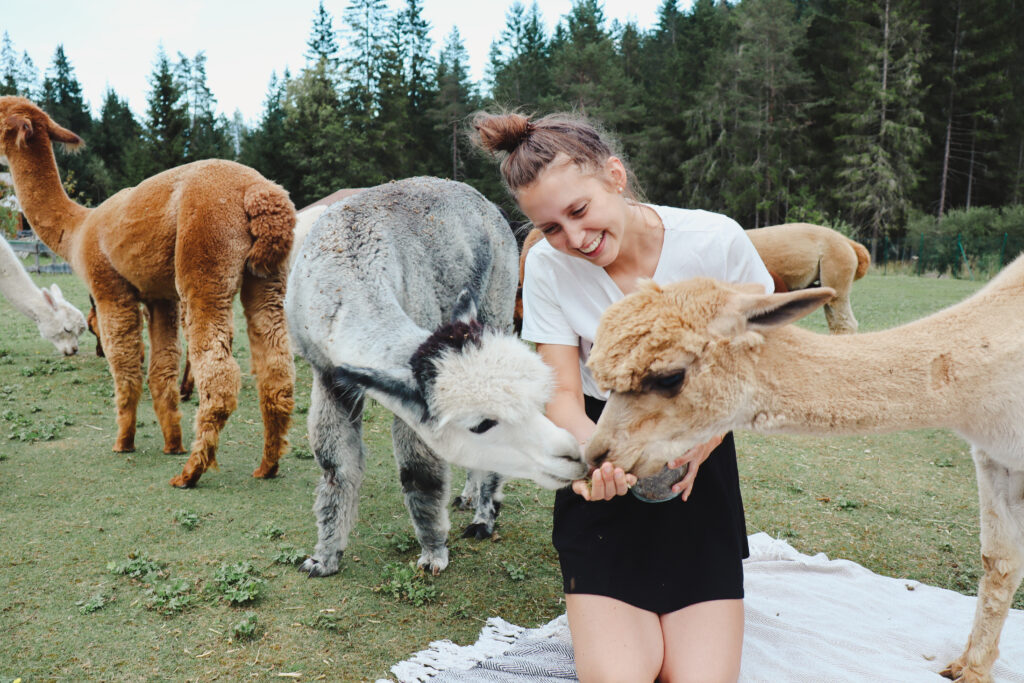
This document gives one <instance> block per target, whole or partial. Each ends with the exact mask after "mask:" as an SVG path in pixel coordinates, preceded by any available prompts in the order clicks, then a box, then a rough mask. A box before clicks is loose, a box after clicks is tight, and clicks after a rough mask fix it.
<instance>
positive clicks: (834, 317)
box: [820, 244, 857, 334]
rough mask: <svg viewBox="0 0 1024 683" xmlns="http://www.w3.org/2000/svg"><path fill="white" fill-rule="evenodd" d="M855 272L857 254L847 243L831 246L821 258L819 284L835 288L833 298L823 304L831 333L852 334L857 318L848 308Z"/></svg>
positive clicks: (855, 329)
mask: <svg viewBox="0 0 1024 683" xmlns="http://www.w3.org/2000/svg"><path fill="white" fill-rule="evenodd" d="M856 273H857V254H856V252H854V251H853V248H852V247H850V246H849V245H847V244H842V245H838V246H835V245H834V246H833V248H832V249H830V250H829V251H827V252H826V253H825V255H824V256H823V257H822V258H821V263H820V276H821V286H822V287H831V288H832V289H834V290H836V295H835V298H833V299H832V301H830V302H829V303H828V304H826V305H825V321H826V322H827V323H828V329H829V331H830V332H831V333H832V334H853V333H855V332H856V331H857V319H856V318H854V317H853V309H852V308H850V290H851V289H852V288H853V276H854V275H855V274H856Z"/></svg>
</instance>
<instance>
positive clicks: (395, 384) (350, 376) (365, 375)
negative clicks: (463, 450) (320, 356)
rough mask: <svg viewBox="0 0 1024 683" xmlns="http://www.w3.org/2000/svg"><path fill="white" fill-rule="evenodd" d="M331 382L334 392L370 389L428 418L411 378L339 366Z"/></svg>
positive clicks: (368, 369)
mask: <svg viewBox="0 0 1024 683" xmlns="http://www.w3.org/2000/svg"><path fill="white" fill-rule="evenodd" d="M331 380H332V382H333V385H334V390H335V391H343V392H344V391H352V390H353V389H356V390H358V391H366V390H367V389H372V390H374V391H379V392H380V393H382V394H387V395H388V396H391V397H393V398H395V399H397V400H398V401H400V402H401V403H404V404H405V405H406V406H408V407H409V408H411V409H413V410H419V411H420V412H421V413H422V415H423V418H422V419H423V420H424V421H425V420H426V419H427V418H428V417H429V411H428V410H427V402H426V401H425V400H424V398H423V394H421V393H420V390H419V387H417V386H416V384H415V383H414V382H413V381H412V378H411V377H410V378H405V377H403V376H401V375H399V374H398V373H397V372H385V371H382V370H376V369H374V368H358V367H356V366H354V365H346V364H345V363H342V364H341V365H339V366H337V367H336V368H334V370H333V372H332V373H331Z"/></svg>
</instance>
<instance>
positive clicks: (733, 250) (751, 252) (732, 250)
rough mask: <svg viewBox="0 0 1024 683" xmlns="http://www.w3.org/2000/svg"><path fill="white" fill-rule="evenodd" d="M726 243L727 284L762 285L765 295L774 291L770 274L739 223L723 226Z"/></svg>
mask: <svg viewBox="0 0 1024 683" xmlns="http://www.w3.org/2000/svg"><path fill="white" fill-rule="evenodd" d="M724 230H725V234H726V239H727V240H728V242H727V252H726V271H727V272H726V279H727V280H728V281H729V282H755V283H757V284H759V285H764V291H765V293H766V294H771V293H773V292H774V291H775V282H774V281H773V280H772V276H771V273H769V272H768V269H767V268H766V267H765V265H764V261H762V260H761V255H760V254H758V253H757V249H755V248H754V243H753V242H751V241H750V238H749V237H747V233H746V232H744V231H743V228H741V227H740V225H739V223H737V222H736V221H734V220H732V219H731V218H730V219H728V220H727V223H726V225H725V228H724Z"/></svg>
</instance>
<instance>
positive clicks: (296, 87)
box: [278, 60, 372, 207]
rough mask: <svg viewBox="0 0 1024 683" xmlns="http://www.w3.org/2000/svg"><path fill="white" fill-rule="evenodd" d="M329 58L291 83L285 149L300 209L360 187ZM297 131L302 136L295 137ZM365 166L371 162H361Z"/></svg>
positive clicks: (288, 185)
mask: <svg viewBox="0 0 1024 683" xmlns="http://www.w3.org/2000/svg"><path fill="white" fill-rule="evenodd" d="M330 68H331V67H330V64H329V63H328V62H327V60H320V61H319V62H318V63H316V64H315V65H312V66H307V67H306V68H305V69H303V70H302V73H301V74H300V75H299V76H298V77H296V78H293V79H291V80H290V81H289V82H288V100H287V103H286V105H285V121H284V128H285V131H286V135H285V136H284V140H283V144H282V146H281V148H282V151H283V153H284V163H285V165H286V166H287V167H288V173H289V176H290V178H291V181H290V182H286V181H285V178H283V177H281V181H282V183H283V184H284V186H285V188H287V189H288V191H289V192H290V193H291V195H292V201H294V202H295V205H296V206H297V207H304V206H306V205H307V204H310V203H312V202H314V201H316V200H318V199H320V198H322V197H325V196H327V195H329V194H331V193H332V192H335V191H336V190H338V189H340V188H343V187H359V186H360V185H361V183H359V182H358V181H356V180H355V179H354V178H353V175H354V174H353V173H352V166H354V165H355V164H354V161H355V160H354V159H353V157H352V147H351V146H350V144H349V143H350V140H351V138H350V136H349V134H348V131H347V130H346V128H345V122H344V119H343V118H342V115H341V102H340V100H339V98H338V92H337V90H336V89H335V87H334V83H335V78H334V74H333V73H332V72H329V69H330ZM296 131H302V134H299V135H296V134H295V132H296ZM359 161H360V163H369V162H372V160H367V159H362V160H359ZM278 177H280V176H278Z"/></svg>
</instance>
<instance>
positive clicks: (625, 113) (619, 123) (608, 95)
mask: <svg viewBox="0 0 1024 683" xmlns="http://www.w3.org/2000/svg"><path fill="white" fill-rule="evenodd" d="M604 23H605V18H604V11H603V10H602V9H601V3H600V1H599V0H576V1H575V2H574V3H573V6H572V9H571V10H570V12H569V14H567V15H566V16H565V17H563V18H562V21H561V22H560V23H559V26H558V29H559V30H558V31H556V34H555V37H554V40H553V41H552V47H551V72H550V73H551V79H552V81H553V92H552V93H551V94H550V95H548V96H545V97H542V98H541V109H542V110H544V111H556V110H571V111H575V112H577V113H579V114H581V115H583V116H586V117H591V118H593V119H595V120H597V121H599V122H601V123H603V124H604V125H607V126H608V127H609V128H611V129H612V130H618V131H621V130H623V129H625V128H626V125H627V123H628V122H629V121H631V120H634V119H638V118H640V117H641V116H642V114H643V107H642V105H641V104H640V93H639V91H638V89H637V87H636V84H634V83H633V82H631V81H630V80H629V79H628V78H627V77H626V73H625V69H624V65H623V62H622V60H621V58H620V57H619V55H618V53H617V50H616V46H615V43H614V41H613V39H612V35H611V34H610V33H609V32H608V31H607V30H606V29H605V26H604Z"/></svg>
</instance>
